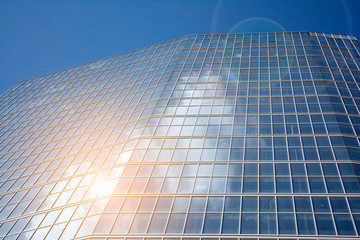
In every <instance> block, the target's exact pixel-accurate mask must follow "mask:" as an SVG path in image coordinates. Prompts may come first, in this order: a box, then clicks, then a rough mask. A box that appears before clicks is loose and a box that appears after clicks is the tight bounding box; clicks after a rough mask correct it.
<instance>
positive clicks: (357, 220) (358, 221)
mask: <svg viewBox="0 0 360 240" xmlns="http://www.w3.org/2000/svg"><path fill="white" fill-rule="evenodd" d="M353 217H354V222H355V226H356V229H357V231H358V232H359V231H360V215H353Z"/></svg>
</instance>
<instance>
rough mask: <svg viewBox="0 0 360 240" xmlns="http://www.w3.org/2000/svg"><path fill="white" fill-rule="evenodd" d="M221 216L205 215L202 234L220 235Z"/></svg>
mask: <svg viewBox="0 0 360 240" xmlns="http://www.w3.org/2000/svg"><path fill="white" fill-rule="evenodd" d="M220 225H221V214H206V215H205V222H204V229H203V233H207V234H210V233H213V234H217V233H220Z"/></svg>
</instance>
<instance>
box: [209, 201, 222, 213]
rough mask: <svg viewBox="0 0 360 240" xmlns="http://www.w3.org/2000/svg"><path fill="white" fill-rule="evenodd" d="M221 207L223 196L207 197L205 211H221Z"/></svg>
mask: <svg viewBox="0 0 360 240" xmlns="http://www.w3.org/2000/svg"><path fill="white" fill-rule="evenodd" d="M222 207H223V197H209V199H208V202H207V208H206V211H207V212H221V211H222Z"/></svg>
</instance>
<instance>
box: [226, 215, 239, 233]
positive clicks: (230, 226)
mask: <svg viewBox="0 0 360 240" xmlns="http://www.w3.org/2000/svg"><path fill="white" fill-rule="evenodd" d="M239 217H240V216H239V214H232V213H225V214H224V216H223V225H222V231H221V233H225V234H237V233H239Z"/></svg>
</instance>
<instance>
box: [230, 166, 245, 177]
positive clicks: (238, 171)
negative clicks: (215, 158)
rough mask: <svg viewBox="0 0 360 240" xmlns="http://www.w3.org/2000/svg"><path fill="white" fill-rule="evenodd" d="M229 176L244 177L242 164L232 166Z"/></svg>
mask: <svg viewBox="0 0 360 240" xmlns="http://www.w3.org/2000/svg"><path fill="white" fill-rule="evenodd" d="M228 171H229V176H242V164H230V165H229V170H228Z"/></svg>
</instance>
